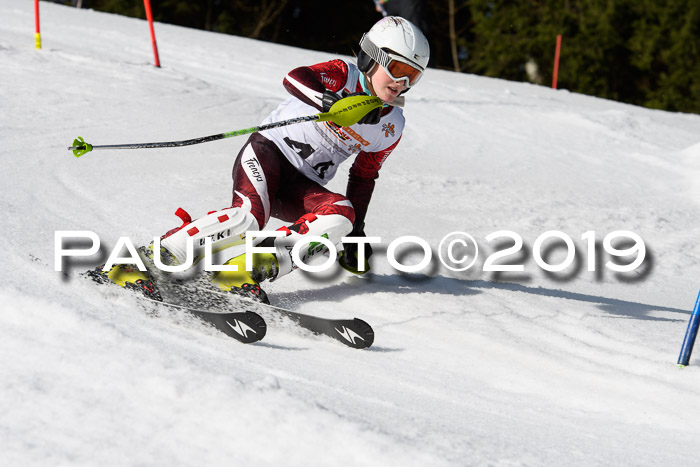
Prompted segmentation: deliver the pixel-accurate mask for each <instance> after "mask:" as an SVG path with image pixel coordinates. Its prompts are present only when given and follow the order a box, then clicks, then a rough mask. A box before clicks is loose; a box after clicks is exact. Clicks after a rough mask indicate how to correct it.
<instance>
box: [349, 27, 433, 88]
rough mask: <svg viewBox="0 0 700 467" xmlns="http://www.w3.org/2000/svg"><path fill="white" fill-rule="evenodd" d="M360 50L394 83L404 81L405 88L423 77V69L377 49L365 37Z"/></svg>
mask: <svg viewBox="0 0 700 467" xmlns="http://www.w3.org/2000/svg"><path fill="white" fill-rule="evenodd" d="M360 48H361V49H362V50H364V51H365V52H366V53H367V55H369V56H370V57H372V59H373V60H374V61H375V62H377V63H379V65H380V66H381V67H382V68H383V69H384V71H385V72H386V74H387V75H389V77H390V78H391V79H393V80H394V81H402V80H403V81H405V82H406V87H407V88H410V87H411V86H413V85H414V84H416V83H417V82H418V80H420V78H421V76H423V68H421V67H420V66H418V65H417V64H415V63H413V62H411V61H409V60H408V59H407V58H405V57H402V56H401V55H398V54H394V53H390V52H389V53H387V52H385V51H384V50H382V49H380V48H379V47H377V46H376V45H375V44H374V42H372V41H371V40H370V39H369V38H368V37H367V35H364V36H363V37H362V40H361V41H360Z"/></svg>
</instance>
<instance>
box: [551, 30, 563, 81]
mask: <svg viewBox="0 0 700 467" xmlns="http://www.w3.org/2000/svg"><path fill="white" fill-rule="evenodd" d="M560 52H561V34H557V48H556V49H555V51H554V72H553V73H552V89H556V88H557V76H558V75H559V53H560Z"/></svg>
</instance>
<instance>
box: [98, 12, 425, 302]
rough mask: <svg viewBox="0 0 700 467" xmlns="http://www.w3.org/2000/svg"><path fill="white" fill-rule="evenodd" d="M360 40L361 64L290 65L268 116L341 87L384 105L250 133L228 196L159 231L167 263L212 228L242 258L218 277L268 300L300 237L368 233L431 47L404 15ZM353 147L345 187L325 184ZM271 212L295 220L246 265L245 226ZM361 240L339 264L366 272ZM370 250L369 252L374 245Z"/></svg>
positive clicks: (200, 243)
mask: <svg viewBox="0 0 700 467" xmlns="http://www.w3.org/2000/svg"><path fill="white" fill-rule="evenodd" d="M360 49H361V50H360V53H359V55H358V57H357V66H355V65H354V64H352V63H349V62H347V61H345V60H332V61H329V62H325V63H319V64H316V65H312V66H303V67H300V68H296V69H294V70H292V71H291V72H289V73H288V74H287V76H286V77H285V78H284V81H283V85H284V87H285V89H286V90H287V91H288V92H289V93H290V94H291V95H292V97H290V98H289V99H287V100H286V101H285V102H283V103H282V104H280V106H279V107H278V108H277V109H276V110H274V111H273V112H272V113H271V114H270V115H269V116H268V117H267V119H266V120H265V121H264V122H263V123H269V122H274V121H279V120H286V119H289V118H293V117H298V116H305V115H310V114H314V113H317V112H318V111H323V112H327V111H328V110H329V109H330V107H331V105H332V104H333V103H335V102H336V101H338V100H339V99H341V98H342V97H345V96H347V95H355V94H358V93H364V94H367V95H372V96H377V97H379V98H380V99H381V100H382V101H383V102H384V103H385V105H384V107H383V108H378V109H374V110H372V111H371V112H369V113H368V114H367V115H366V116H365V117H363V119H362V120H360V122H359V123H357V124H355V125H352V126H350V127H339V126H338V125H335V124H334V123H332V122H306V123H300V124H295V125H290V126H284V127H279V128H274V129H271V130H266V131H262V132H259V133H255V134H253V135H252V136H251V137H250V138H249V139H248V141H247V143H246V144H245V146H243V148H242V149H241V151H240V152H239V154H238V157H237V159H236V162H235V164H234V167H233V201H232V204H231V206H230V207H228V208H225V209H223V210H220V211H214V212H211V213H209V214H208V215H206V216H204V217H202V218H199V219H197V220H194V221H193V220H192V219H191V218H190V216H189V215H188V214H187V213H186V212H185V211H184V210H182V209H178V211H177V213H176V214H177V215H178V216H179V217H180V218H181V219H182V220H183V225H182V226H180V227H178V228H176V229H173V230H171V231H169V232H168V233H166V234H165V235H164V236H163V237H161V258H162V260H163V262H164V263H166V264H171V265H172V264H179V263H181V262H184V261H185V258H186V257H187V247H188V243H189V242H193V248H194V251H193V254H194V257H195V258H196V259H195V261H196V260H197V259H200V258H201V257H202V255H203V254H204V245H205V239H206V238H207V237H208V238H211V240H212V251H214V252H219V251H223V250H226V251H227V252H229V251H231V252H233V251H236V255H235V256H233V257H232V258H231V259H230V260H228V261H227V262H226V263H225V265H227V266H237V267H238V271H237V272H229V271H226V272H216V273H215V274H214V275H213V278H212V281H213V283H214V284H216V285H217V286H218V287H219V288H220V289H222V290H224V291H230V292H234V293H238V294H241V295H247V296H250V297H253V298H255V299H258V300H260V301H263V302H266V303H269V301H268V298H267V295H266V294H265V292H264V291H263V290H262V289H261V288H260V282H262V281H263V280H265V279H270V280H274V279H278V278H280V277H282V276H283V275H285V274H288V273H289V272H291V271H292V270H293V269H295V268H296V267H297V265H296V264H295V262H294V261H293V259H292V256H291V250H292V247H293V246H294V245H295V243H296V242H297V241H298V240H300V239H303V237H304V236H309V237H310V236H323V237H325V238H327V239H328V240H329V241H330V242H331V243H332V244H334V245H337V244H338V243H340V242H341V238H342V237H344V236H349V237H364V236H365V233H364V220H365V215H366V213H367V209H368V206H369V203H370V199H371V197H372V192H373V190H374V185H375V180H376V179H377V177H378V176H379V169H380V168H381V166H382V163H383V162H384V161H385V160H386V158H387V157H388V156H389V154H391V152H392V151H393V150H394V148H396V146H397V144H398V143H399V140H400V139H401V134H402V132H403V128H404V117H403V113H402V111H401V108H400V107H399V106H400V105H402V104H403V94H404V93H405V92H407V91H408V90H409V89H410V88H411V87H412V86H414V85H415V84H416V83H417V82H418V81H419V79H420V78H421V76H422V73H423V71H424V69H425V67H426V65H427V63H428V59H429V55H430V49H429V46H428V41H427V40H426V38H425V36H424V35H423V33H422V32H421V31H420V30H419V29H418V28H417V27H416V26H415V25H413V24H412V23H410V22H409V21H407V20H405V19H403V18H400V17H386V18H384V19H382V20H380V21H379V22H378V23H376V24H375V25H374V26H373V27H372V28H371V29H370V30H369V31H368V32H367V33H366V34H364V35H363V37H362V40H361V41H360ZM351 157H354V162H353V164H352V167H351V169H350V175H349V179H348V184H347V190H346V193H345V195H342V194H339V193H333V192H331V191H329V190H328V189H326V188H324V185H325V184H326V183H327V182H328V181H329V180H330V179H332V178H333V176H334V175H335V173H336V170H337V168H338V166H339V165H340V164H341V163H342V162H344V161H345V160H347V159H349V158H351ZM270 217H275V218H278V219H280V220H282V221H284V222H289V223H290V224H289V225H288V226H286V227H282V228H281V229H278V230H279V233H278V235H280V237H269V238H266V239H264V240H262V241H261V242H258V247H269V248H268V250H270V251H274V252H269V253H268V252H266V253H254V254H253V258H252V266H253V267H252V270H246V259H247V258H246V254H245V253H243V254H238V253H240V252H241V251H242V250H241V243H242V242H243V239H244V238H245V232H246V231H259V230H263V229H264V227H265V225H266V224H267V223H268V221H269V219H270ZM357 248H358V245H357V244H356V243H347V244H346V245H345V250H344V252H341V255H340V264H341V265H342V266H343V267H344V268H345V269H347V270H349V271H351V272H354V273H363V272H365V271H366V270H367V268H368V264H364V265H358V261H357ZM227 249H228V250H227ZM319 250H321V251H319ZM366 250H367V254H366V258H368V257H369V255H370V254H371V248H369V246H367V248H366ZM320 253H322V249H320V248H314V247H310V246H309V247H304V248H301V250H300V254H299V257H300V259H301V260H302V261H303V262H306V261H305V260H306V259H307V258H309V257H311V256H314V255H317V254H320ZM101 274H106V275H107V276H108V277H109V278H110V280H112V281H113V282H116V283H119V284H120V285H122V286H125V285H127V284H129V283H131V284H136V283H138V284H144V285H143V287H144V288H146V289H148V287H151V288H152V284H150V281H149V280H148V277H147V275H146V274H144V273H140V272H139V271H137V270H134V269H133V268H123V267H119V266H115V267H114V268H112V269H111V270H110V271H108V272H107V271H105V272H102V273H101Z"/></svg>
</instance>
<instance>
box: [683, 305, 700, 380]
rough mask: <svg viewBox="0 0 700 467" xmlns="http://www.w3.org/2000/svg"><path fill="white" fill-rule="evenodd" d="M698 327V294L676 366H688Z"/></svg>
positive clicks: (699, 310) (699, 306) (699, 308)
mask: <svg viewBox="0 0 700 467" xmlns="http://www.w3.org/2000/svg"><path fill="white" fill-rule="evenodd" d="M698 326H700V294H698V299H697V300H696V301H695V309H693V314H691V315H690V321H688V329H686V331H685V338H683V346H682V347H681V353H680V355H679V356H678V364H679V365H681V366H688V362H689V361H690V354H691V353H693V344H695V336H697V334H698Z"/></svg>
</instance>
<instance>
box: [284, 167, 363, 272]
mask: <svg viewBox="0 0 700 467" xmlns="http://www.w3.org/2000/svg"><path fill="white" fill-rule="evenodd" d="M283 196H286V197H285V198H283ZM273 214H274V216H275V217H278V218H280V219H282V220H288V221H292V220H293V221H292V222H293V223H292V224H291V225H289V226H286V227H282V228H281V229H279V230H282V231H284V232H285V234H286V235H285V237H283V238H279V239H276V241H275V242H274V245H275V248H276V249H277V253H276V255H277V260H278V265H279V273H278V274H277V277H281V276H283V275H284V274H287V273H289V272H291V271H292V270H294V269H296V268H297V267H298V265H297V264H295V262H294V261H293V259H292V256H291V252H292V248H293V247H294V245H295V244H296V243H297V242H300V241H301V242H303V243H306V245H304V244H303V243H302V248H300V250H299V259H301V261H302V262H304V263H306V260H307V259H308V258H310V257H312V256H318V255H321V254H325V253H326V252H327V251H328V249H327V248H326V247H325V246H324V245H323V244H320V245H318V246H317V247H315V248H309V247H308V244H309V243H311V242H312V241H313V240H309V241H307V242H305V238H309V237H325V238H327V239H328V240H329V242H330V243H331V244H333V245H337V244H339V243H340V239H341V238H342V237H344V236H345V235H347V234H349V233H350V232H351V231H352V226H353V222H354V221H355V212H354V210H353V208H352V204H351V203H350V201H349V200H348V199H347V198H346V197H345V196H343V195H340V194H338V193H333V192H331V191H329V190H328V189H326V188H324V187H322V186H321V185H319V184H317V183H315V182H313V181H311V180H309V179H304V180H303V181H299V183H297V184H295V185H294V186H290V187H287V186H285V187H282V188H281V189H280V193H279V195H278V198H277V200H276V202H275V204H274V206H273Z"/></svg>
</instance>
